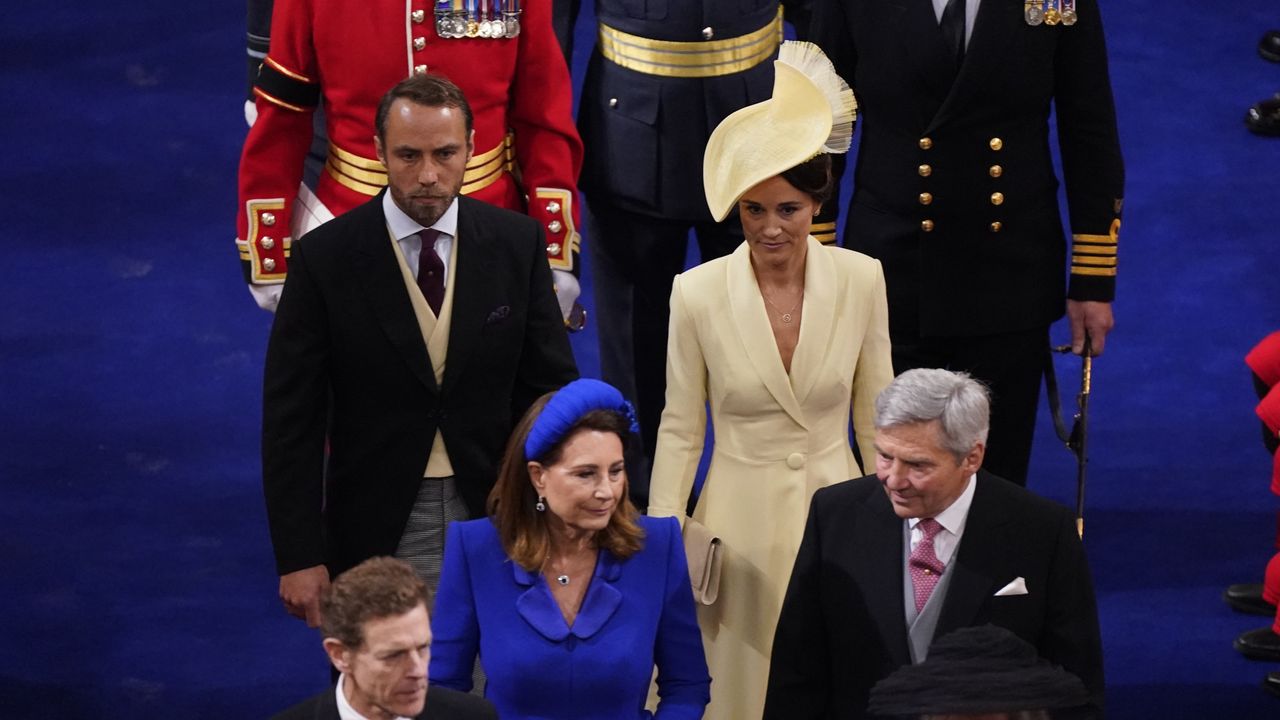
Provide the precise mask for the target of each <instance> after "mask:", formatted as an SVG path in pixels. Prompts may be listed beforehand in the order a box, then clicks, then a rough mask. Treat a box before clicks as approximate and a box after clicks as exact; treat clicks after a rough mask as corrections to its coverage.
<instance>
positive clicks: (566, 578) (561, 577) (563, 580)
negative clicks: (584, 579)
mask: <svg viewBox="0 0 1280 720" xmlns="http://www.w3.org/2000/svg"><path fill="white" fill-rule="evenodd" d="M556 582H558V583H560V584H561V585H568V584H569V576H568V575H557V576H556Z"/></svg>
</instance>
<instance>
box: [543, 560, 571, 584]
mask: <svg viewBox="0 0 1280 720" xmlns="http://www.w3.org/2000/svg"><path fill="white" fill-rule="evenodd" d="M549 562H551V556H550V555H548V556H547V557H546V559H545V560H543V561H542V573H543V574H544V575H545V574H546V573H547V563H549ZM556 582H558V583H560V585H561V586H562V587H563V586H565V585H568V584H569V575H568V573H564V574H560V575H556Z"/></svg>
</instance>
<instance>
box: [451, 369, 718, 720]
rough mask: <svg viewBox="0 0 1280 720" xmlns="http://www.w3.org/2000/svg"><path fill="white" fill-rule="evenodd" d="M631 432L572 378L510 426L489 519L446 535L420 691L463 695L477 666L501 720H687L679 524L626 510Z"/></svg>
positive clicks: (693, 682)
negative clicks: (649, 703)
mask: <svg viewBox="0 0 1280 720" xmlns="http://www.w3.org/2000/svg"><path fill="white" fill-rule="evenodd" d="M634 423H635V420H634V412H633V411H632V409H631V406H630V404H629V403H627V401H626V400H625V399H623V397H622V394H621V393H619V392H618V391H617V390H616V389H614V388H613V387H612V386H610V385H607V384H605V383H602V382H600V381H598V380H586V379H584V380H577V381H575V382H572V383H570V384H569V385H566V386H565V387H564V388H562V389H561V390H559V391H558V392H555V393H550V394H548V395H546V396H543V397H542V398H541V399H539V400H538V401H537V402H535V403H534V405H533V407H531V408H530V409H529V412H528V413H526V414H525V416H524V418H523V419H522V420H521V421H520V424H519V425H518V426H517V427H516V430H515V433H514V435H513V436H512V439H511V442H510V443H509V444H508V446H507V451H506V453H505V455H504V457H503V462H502V467H501V469H500V471H499V476H498V482H497V485H496V486H495V487H494V489H493V492H492V493H491V494H490V495H489V504H488V510H489V517H488V518H485V519H480V520H472V521H469V522H460V523H454V524H452V525H450V526H449V529H448V531H447V533H446V539H445V555H444V568H443V570H442V575H441V578H440V586H439V589H438V591H437V594H436V601H435V614H434V617H433V618H432V632H433V634H434V635H435V641H434V643H433V645H432V648H431V652H432V657H431V665H430V670H429V677H430V682H431V683H432V684H433V685H441V686H444V687H449V688H454V689H457V690H470V689H471V676H472V667H473V664H474V662H475V658H476V655H477V654H479V657H480V664H481V665H482V666H483V668H484V671H485V675H486V676H487V678H488V680H487V685H486V689H485V695H486V697H488V699H489V700H490V701H492V702H493V703H494V705H496V706H497V708H498V712H499V715H500V716H501V717H502V718H503V719H504V720H519V719H520V718H530V719H532V718H566V719H568V718H573V719H575V720H577V719H583V720H587V719H592V720H594V719H599V720H606V719H607V720H620V719H626V718H637V719H643V718H658V719H659V720H677V719H684V718H689V719H690V720H693V719H696V718H701V717H702V713H703V708H704V707H705V706H706V704H707V702H708V701H709V700H710V684H711V678H710V677H709V676H708V674H707V663H706V657H705V655H704V653H703V649H702V638H701V634H700V632H699V630H698V625H697V619H696V616H695V614H694V609H693V593H692V591H691V589H690V584H689V572H688V567H687V565H686V561H685V557H684V546H683V544H682V542H681V539H680V528H679V525H678V524H677V522H676V521H675V520H674V519H673V518H648V517H640V516H638V514H637V512H636V510H635V508H634V507H633V506H632V505H631V503H630V501H628V499H627V476H626V470H625V468H624V466H623V447H624V445H625V443H626V440H627V438H628V437H629V436H630V435H631V434H632V433H633V432H634V430H635V428H634ZM655 666H656V667H657V669H658V674H657V689H658V698H659V701H658V705H657V711H656V714H654V713H651V712H650V711H648V710H646V709H645V701H646V698H647V696H648V692H649V686H650V681H651V679H652V678H653V670H654V667H655Z"/></svg>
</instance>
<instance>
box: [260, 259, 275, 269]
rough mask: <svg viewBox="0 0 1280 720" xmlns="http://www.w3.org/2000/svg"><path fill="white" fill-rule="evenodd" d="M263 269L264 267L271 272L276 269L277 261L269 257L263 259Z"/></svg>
mask: <svg viewBox="0 0 1280 720" xmlns="http://www.w3.org/2000/svg"><path fill="white" fill-rule="evenodd" d="M262 269H263V270H266V271H267V272H271V271H272V270H275V269H276V261H275V260H272V259H271V258H267V259H265V260H263V261H262Z"/></svg>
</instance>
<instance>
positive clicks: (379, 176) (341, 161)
mask: <svg viewBox="0 0 1280 720" xmlns="http://www.w3.org/2000/svg"><path fill="white" fill-rule="evenodd" d="M514 142H515V137H514V136H513V135H512V134H511V133H507V136H506V137H505V138H503V140H502V142H500V143H498V145H497V147H494V148H490V149H489V150H486V151H484V152H482V153H479V154H477V155H472V156H471V161H470V162H468V163H467V169H466V171H465V172H464V173H463V175H462V194H463V195H469V194H471V193H475V192H479V191H480V190H483V189H485V188H487V187H489V186H490V185H492V184H494V183H495V182H497V181H498V178H500V177H502V175H503V173H508V172H511V171H512V169H513V168H514V167H515V150H514V148H513V143H514ZM325 170H326V171H328V173H329V176H330V177H332V178H333V179H334V180H336V181H337V182H338V183H339V184H340V185H343V186H344V187H347V188H350V189H351V190H354V191H356V192H358V193H361V194H364V195H377V194H378V193H379V192H380V191H381V190H382V188H384V187H386V186H387V168H386V167H385V166H384V165H383V164H382V163H381V162H379V161H378V160H376V159H371V158H366V157H361V156H359V155H356V154H355V153H352V152H347V151H346V150H343V149H342V148H340V147H338V146H337V145H334V144H333V143H329V160H328V161H327V162H326V163H325Z"/></svg>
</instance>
